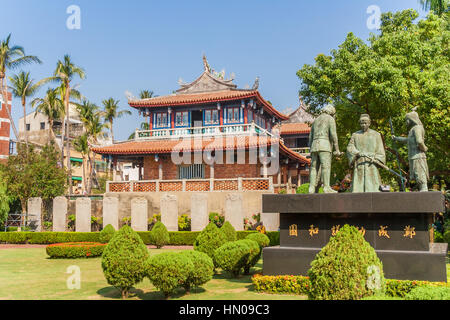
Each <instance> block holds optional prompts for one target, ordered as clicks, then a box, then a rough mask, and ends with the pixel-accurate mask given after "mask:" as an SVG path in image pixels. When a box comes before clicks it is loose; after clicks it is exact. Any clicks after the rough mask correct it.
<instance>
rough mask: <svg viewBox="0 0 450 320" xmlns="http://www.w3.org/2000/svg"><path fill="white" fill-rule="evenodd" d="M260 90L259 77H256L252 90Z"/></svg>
mask: <svg viewBox="0 0 450 320" xmlns="http://www.w3.org/2000/svg"><path fill="white" fill-rule="evenodd" d="M258 88H259V77H256V79H255V83H254V84H253V87H252V90H258Z"/></svg>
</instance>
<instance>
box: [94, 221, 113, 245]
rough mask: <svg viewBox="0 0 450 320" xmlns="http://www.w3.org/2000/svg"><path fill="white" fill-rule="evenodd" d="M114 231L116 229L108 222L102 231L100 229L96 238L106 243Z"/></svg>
mask: <svg viewBox="0 0 450 320" xmlns="http://www.w3.org/2000/svg"><path fill="white" fill-rule="evenodd" d="M115 232H116V229H114V227H113V226H112V225H110V224H108V225H107V226H106V227H105V228H104V229H103V230H102V231H100V234H99V236H98V240H99V241H100V242H101V243H108V242H109V240H111V238H112V237H113V235H114V233H115Z"/></svg>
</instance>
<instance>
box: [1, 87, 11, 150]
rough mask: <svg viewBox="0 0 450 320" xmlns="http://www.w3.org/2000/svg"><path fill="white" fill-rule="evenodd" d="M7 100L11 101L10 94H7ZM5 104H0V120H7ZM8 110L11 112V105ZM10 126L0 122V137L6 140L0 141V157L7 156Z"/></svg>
mask: <svg viewBox="0 0 450 320" xmlns="http://www.w3.org/2000/svg"><path fill="white" fill-rule="evenodd" d="M8 100H11V93H9V92H8ZM5 107H6V104H0V118H2V119H9V117H8V112H7V111H6V108H5ZM8 108H9V110H10V111H11V105H8ZM10 126H11V125H10V124H9V123H8V122H3V121H1V120H0V137H2V138H7V139H8V141H6V140H0V155H1V156H8V155H9V138H10Z"/></svg>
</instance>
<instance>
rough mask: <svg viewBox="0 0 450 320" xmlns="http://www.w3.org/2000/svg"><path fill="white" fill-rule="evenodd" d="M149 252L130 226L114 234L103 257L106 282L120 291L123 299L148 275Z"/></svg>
mask: <svg viewBox="0 0 450 320" xmlns="http://www.w3.org/2000/svg"><path fill="white" fill-rule="evenodd" d="M149 256H150V255H149V251H148V249H147V247H146V246H145V244H144V242H142V239H141V237H139V235H138V234H137V233H136V232H135V231H133V229H131V227H129V226H126V225H125V226H123V227H122V229H120V230H119V231H117V232H116V233H114V236H113V237H112V238H111V240H110V241H109V243H108V244H107V245H106V248H105V250H104V251H103V255H102V269H103V274H104V275H105V278H106V281H107V282H108V283H109V284H110V285H112V286H114V287H116V288H117V289H119V290H120V292H121V293H122V297H123V298H127V297H128V293H129V291H130V289H131V288H132V287H133V286H134V285H135V284H137V283H139V282H141V281H142V279H143V278H144V276H145V275H146V270H147V261H148V258H149Z"/></svg>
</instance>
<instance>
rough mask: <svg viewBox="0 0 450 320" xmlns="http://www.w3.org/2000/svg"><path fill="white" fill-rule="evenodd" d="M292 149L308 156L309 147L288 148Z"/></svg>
mask: <svg viewBox="0 0 450 320" xmlns="http://www.w3.org/2000/svg"><path fill="white" fill-rule="evenodd" d="M290 149H291V150H292V151H294V152H297V153H299V154H301V155H302V156H305V157H307V156H309V155H310V151H309V150H310V148H290Z"/></svg>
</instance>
